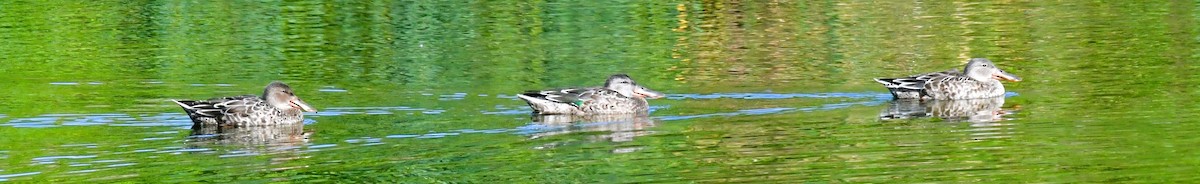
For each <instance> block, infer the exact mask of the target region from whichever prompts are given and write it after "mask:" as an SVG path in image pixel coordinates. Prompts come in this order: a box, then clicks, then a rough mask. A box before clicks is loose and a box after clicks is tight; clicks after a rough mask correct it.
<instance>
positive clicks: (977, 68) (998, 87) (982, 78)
mask: <svg viewBox="0 0 1200 184" xmlns="http://www.w3.org/2000/svg"><path fill="white" fill-rule="evenodd" d="M1000 80H1010V81H1021V78H1020V77H1017V76H1016V75H1013V74H1010V73H1008V72H1004V70H1000V68H997V67H996V64H994V63H992V61H991V60H988V59H984V58H972V59H971V60H970V62H967V66H966V67H964V68H963V70H962V71H958V70H948V71H942V72H934V73H927V74H920V75H913V76H908V77H902V78H876V79H875V81H876V82H879V83H881V84H883V86H884V87H886V88H888V91H891V93H892V97H894V98H896V99H935V100H957V99H977V98H991V97H998V96H1004V84H1001V83H1000Z"/></svg>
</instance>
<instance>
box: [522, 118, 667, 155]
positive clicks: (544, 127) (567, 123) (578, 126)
mask: <svg viewBox="0 0 1200 184" xmlns="http://www.w3.org/2000/svg"><path fill="white" fill-rule="evenodd" d="M531 119H532V120H533V126H535V127H537V129H538V131H537V132H536V133H532V134H529V136H530V139H539V138H545V137H550V136H556V135H569V134H572V133H579V132H608V133H607V134H598V135H597V134H588V135H587V136H585V137H586V139H587V141H588V142H628V141H633V139H634V138H636V137H641V136H646V135H650V134H653V133H654V132H653V131H647V130H646V129H647V128H650V127H654V126H655V122H654V120H653V119H651V118H650V117H649V116H647V115H646V114H644V113H634V114H606V115H533V117H531ZM569 143H570V142H568V141H559V142H553V143H548V144H545V145H542V146H540V147H538V149H545V148H553V147H557V146H560V145H565V144H569ZM640 149H641V147H632V148H618V149H616V150H612V151H613V152H614V153H627V152H633V151H637V150H640Z"/></svg>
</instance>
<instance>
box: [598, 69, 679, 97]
mask: <svg viewBox="0 0 1200 184" xmlns="http://www.w3.org/2000/svg"><path fill="white" fill-rule="evenodd" d="M604 88H608V89H609V90H613V91H616V92H617V93H620V94H621V96H625V97H630V98H632V97H638V98H647V99H655V98H662V97H663V96H666V95H664V94H662V93H659V92H657V91H654V90H650V89H646V87H643V86H641V85H638V84H637V82H634V81H633V79H632V78H629V75H625V74H616V75H612V76H609V77H608V80H607V81H604Z"/></svg>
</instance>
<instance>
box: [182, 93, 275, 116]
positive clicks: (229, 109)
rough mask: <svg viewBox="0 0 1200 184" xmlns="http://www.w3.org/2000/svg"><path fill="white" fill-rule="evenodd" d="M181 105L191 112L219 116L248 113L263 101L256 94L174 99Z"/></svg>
mask: <svg viewBox="0 0 1200 184" xmlns="http://www.w3.org/2000/svg"><path fill="white" fill-rule="evenodd" d="M174 101H175V103H176V104H179V106H180V107H183V108H184V109H186V110H187V111H188V112H189V113H192V114H195V115H200V116H206V117H218V116H225V115H230V114H246V113H248V112H249V111H250V109H251V108H253V107H254V106H258V105H259V104H261V103H262V102H263V101H262V99H259V98H258V97H257V96H254V95H245V96H234V97H220V98H213V99H208V100H174Z"/></svg>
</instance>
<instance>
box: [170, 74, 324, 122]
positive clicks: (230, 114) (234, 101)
mask: <svg viewBox="0 0 1200 184" xmlns="http://www.w3.org/2000/svg"><path fill="white" fill-rule="evenodd" d="M171 101H173V102H175V103H176V104H179V106H180V107H183V111H184V112H185V113H187V115H188V117H190V118H191V119H192V122H193V123H195V125H197V126H201V125H203V126H213V125H217V126H234V127H245V126H271V125H295V124H302V123H303V121H304V112H317V110H316V109H315V108H313V107H312V106H311V105H309V104H308V103H306V102H304V100H301V99H300V97H297V96H296V94H295V93H294V92H293V91H292V87H290V86H288V85H287V84H284V83H283V82H279V81H274V82H271V83H270V84H267V87H266V89H264V90H263V95H262V97H258V96H254V95H242V96H233V97H218V98H212V99H208V100H171Z"/></svg>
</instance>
